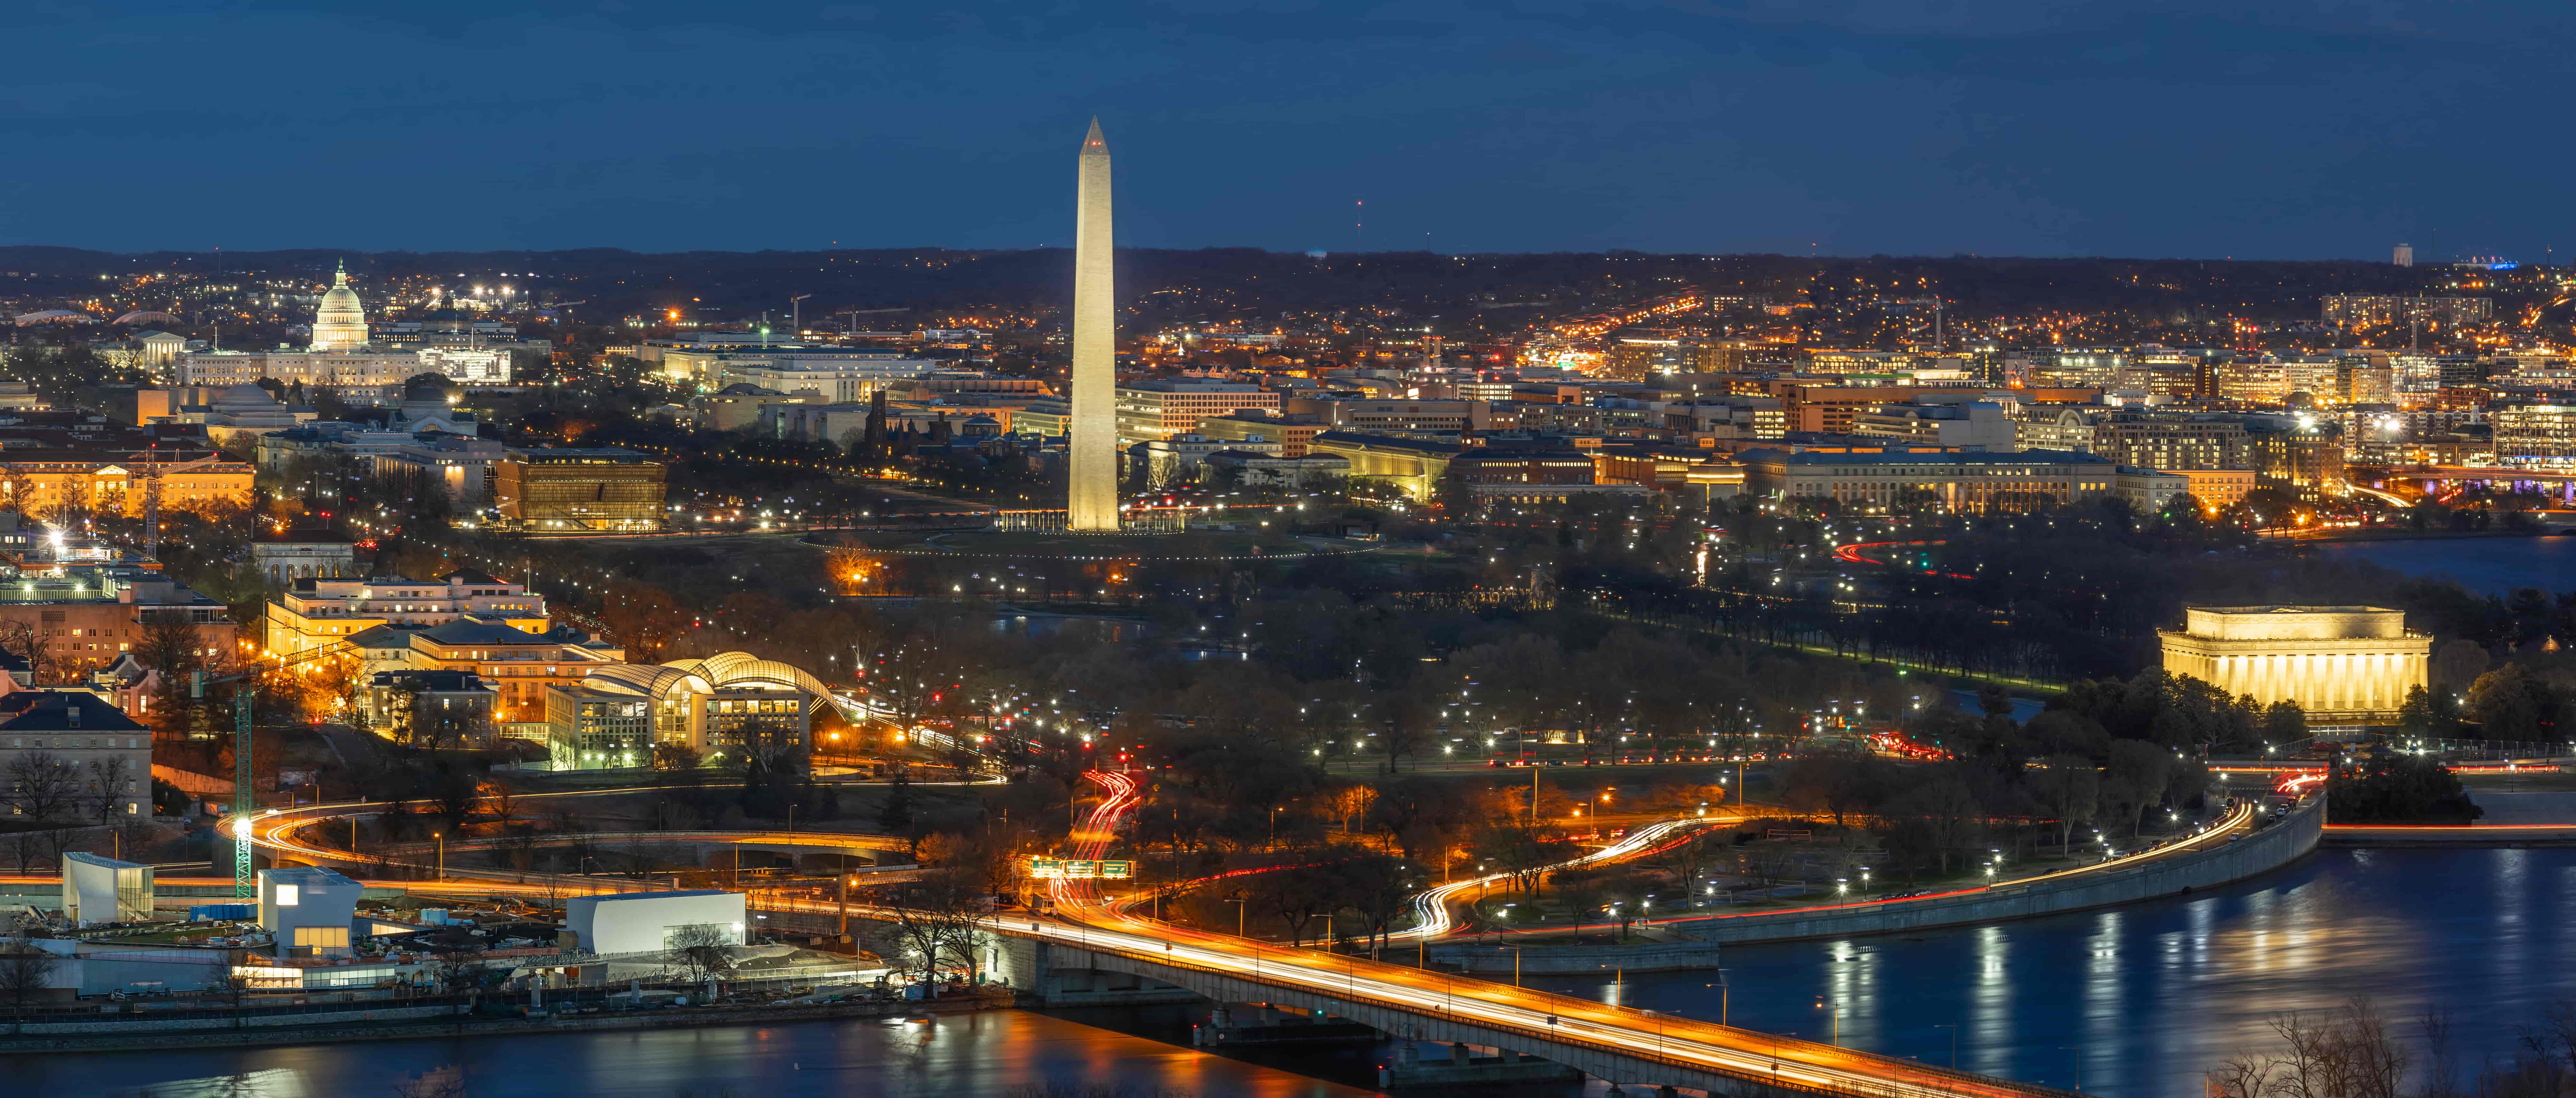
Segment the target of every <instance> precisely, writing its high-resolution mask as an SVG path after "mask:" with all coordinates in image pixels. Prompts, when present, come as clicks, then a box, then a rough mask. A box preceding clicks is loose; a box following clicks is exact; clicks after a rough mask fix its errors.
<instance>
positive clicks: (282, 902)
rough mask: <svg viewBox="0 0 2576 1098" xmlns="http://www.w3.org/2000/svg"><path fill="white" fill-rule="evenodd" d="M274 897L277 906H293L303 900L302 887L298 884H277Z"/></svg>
mask: <svg viewBox="0 0 2576 1098" xmlns="http://www.w3.org/2000/svg"><path fill="white" fill-rule="evenodd" d="M275 899H276V903H277V906H279V907H294V906H296V905H297V904H300V903H303V902H304V889H303V887H302V886H300V885H290V884H282V885H279V886H277V894H276V897H275Z"/></svg>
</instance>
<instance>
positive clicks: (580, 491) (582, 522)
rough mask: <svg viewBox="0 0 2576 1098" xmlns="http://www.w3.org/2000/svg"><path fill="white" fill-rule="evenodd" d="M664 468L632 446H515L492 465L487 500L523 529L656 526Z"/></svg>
mask: <svg viewBox="0 0 2576 1098" xmlns="http://www.w3.org/2000/svg"><path fill="white" fill-rule="evenodd" d="M664 473H665V470H664V468H663V465H662V463H661V462H658V461H655V460H653V459H651V458H648V457H646V456H644V455H643V454H640V453H637V452H635V451H633V450H621V449H615V448H607V449H558V450H519V451H514V452H512V453H511V454H510V456H509V458H508V459H507V460H504V461H498V462H495V463H493V465H492V502H493V505H494V506H496V507H498V508H499V509H500V511H501V517H502V519H503V520H504V521H505V522H506V523H508V524H509V525H511V526H513V527H516V528H519V529H524V530H543V531H552V532H557V533H561V532H567V531H574V530H614V531H619V532H625V533H651V532H653V531H656V530H660V529H661V528H662V493H663V476H664Z"/></svg>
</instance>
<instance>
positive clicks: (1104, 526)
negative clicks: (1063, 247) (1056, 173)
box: [1065, 118, 1118, 531]
mask: <svg viewBox="0 0 2576 1098" xmlns="http://www.w3.org/2000/svg"><path fill="white" fill-rule="evenodd" d="M1077 163H1078V164H1079V165H1080V167H1079V168H1077V169H1076V175H1075V178H1076V186H1075V191H1074V194H1075V197H1074V215H1073V373H1072V380H1071V384H1070V385H1069V386H1068V388H1070V389H1071V392H1070V393H1069V394H1068V395H1069V396H1070V397H1071V398H1072V403H1073V423H1072V425H1071V426H1070V427H1069V428H1068V433H1069V434H1070V435H1071V436H1072V437H1071V438H1070V439H1069V440H1068V442H1067V446H1068V453H1067V455H1066V457H1067V469H1066V478H1065V480H1066V485H1067V489H1068V490H1067V493H1066V498H1065V523H1066V525H1067V527H1068V528H1070V529H1074V530H1095V531H1114V530H1116V529H1118V361H1117V354H1118V351H1117V348H1118V336H1117V331H1118V313H1117V305H1116V302H1115V300H1114V299H1113V297H1112V285H1111V283H1112V275H1111V273H1110V267H1111V263H1112V261H1113V259H1114V253H1113V250H1112V245H1111V243H1110V235H1109V142H1108V141H1106V140H1104V139H1102V138H1101V136H1100V120H1099V119H1097V118H1094V119H1092V120H1091V132H1090V133H1089V134H1088V135H1086V136H1084V137H1083V139H1082V155H1081V156H1080V157H1079V158H1078V159H1077Z"/></svg>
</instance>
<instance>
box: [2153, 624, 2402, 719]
mask: <svg viewBox="0 0 2576 1098" xmlns="http://www.w3.org/2000/svg"><path fill="white" fill-rule="evenodd" d="M2183 614H2184V622H2183V628H2182V629H2180V630H2160V631H2158V633H2157V635H2158V636H2160V637H2162V638H2163V639H2164V654H2165V672H2166V673H2167V674H2172V675H2188V676H2190V677H2192V678H2195V679H2199V680H2201V681H2202V682H2206V683H2209V684H2210V685H2212V686H2216V687H2218V688H2219V689H2221V690H2224V691H2226V692H2227V693H2228V694H2229V695H2230V696H2244V695H2252V696H2253V698H2254V700H2255V701H2257V702H2260V703H2262V704H2264V705H2270V704H2272V703H2274V702H2279V701H2290V702H2297V703H2298V705H2299V708H2301V709H2303V710H2306V711H2307V714H2308V719H2309V720H2310V721H2316V722H2327V723H2344V724H2387V723H2392V722H2394V721H2395V720H2396V719H2397V708H2398V706H2400V705H2403V704H2404V703H2405V701H2406V692H2407V691H2408V690H2410V689H2413V688H2415V687H2418V686H2424V685H2426V681H2427V680H2426V678H2425V666H2426V663H2427V662H2428V660H2429V659H2430V658H2431V656H2432V652H2433V638H2432V637H2430V636H2427V635H2425V634H2422V633H2410V632H2408V631H2407V629H2406V614H2405V612H2404V611H2402V610H2389V609H2384V608H2381V607H2377V606H2192V607H2185V608H2184V610H2183Z"/></svg>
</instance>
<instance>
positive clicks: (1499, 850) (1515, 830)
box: [1474, 817, 1578, 895]
mask: <svg viewBox="0 0 2576 1098" xmlns="http://www.w3.org/2000/svg"><path fill="white" fill-rule="evenodd" d="M1576 849H1578V848H1577V847H1576V846H1575V845H1574V844H1573V843H1571V842H1568V841H1566V840H1564V839H1560V838H1557V837H1556V836H1554V835H1551V834H1548V833H1546V832H1543V831H1541V830H1539V829H1538V828H1536V827H1533V826H1531V825H1530V824H1529V823H1527V822H1525V821H1522V820H1518V819H1513V818H1509V817H1505V818H1500V819H1492V818H1489V819H1488V820H1487V821H1486V824H1485V827H1484V829H1483V830H1482V831H1481V832H1479V833H1478V834H1477V836H1476V841H1475V843H1474V850H1475V852H1476V857H1478V858H1479V859H1482V860H1484V861H1485V862H1487V863H1488V864H1490V865H1493V866H1494V867H1495V868H1498V869H1500V870H1502V871H1503V872H1505V873H1507V874H1510V875H1511V879H1512V883H1513V885H1514V886H1515V887H1517V888H1519V889H1520V891H1522V892H1525V893H1530V894H1533V895H1535V894H1536V893H1537V892H1538V890H1539V883H1540V876H1541V874H1542V872H1543V871H1545V870H1546V868H1547V867H1548V866H1551V865H1555V864H1556V863H1558V862H1562V861H1565V860H1566V859H1568V858H1571V857H1573V856H1574V852H1575V851H1576Z"/></svg>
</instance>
